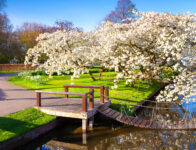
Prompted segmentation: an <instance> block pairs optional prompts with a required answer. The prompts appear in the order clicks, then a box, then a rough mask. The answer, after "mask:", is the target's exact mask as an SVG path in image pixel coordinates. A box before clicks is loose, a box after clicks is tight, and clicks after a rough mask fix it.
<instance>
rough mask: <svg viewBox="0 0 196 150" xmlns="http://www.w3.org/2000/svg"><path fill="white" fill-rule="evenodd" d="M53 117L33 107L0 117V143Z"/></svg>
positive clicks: (45, 122)
mask: <svg viewBox="0 0 196 150" xmlns="http://www.w3.org/2000/svg"><path fill="white" fill-rule="evenodd" d="M54 119H55V117H54V116H50V115H47V114H45V113H43V112H41V111H39V110H37V109H35V108H28V109H25V110H23V111H19V112H16V113H13V114H9V115H6V116H3V117H0V143H1V142H4V141H6V140H8V139H11V138H14V137H16V136H19V135H22V134H24V133H26V132H28V131H30V130H32V129H34V128H36V127H39V126H41V125H44V124H47V123H48V122H50V121H52V120H54Z"/></svg>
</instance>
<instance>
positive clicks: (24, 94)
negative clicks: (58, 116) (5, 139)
mask: <svg viewBox="0 0 196 150" xmlns="http://www.w3.org/2000/svg"><path fill="white" fill-rule="evenodd" d="M13 75H16V73H12V74H1V75H0V116H4V115H7V114H10V113H14V112H17V111H20V110H23V109H26V108H29V107H32V106H35V105H36V95H35V92H34V91H31V90H27V89H22V88H20V87H17V86H15V85H12V84H10V83H8V82H7V79H8V78H9V77H11V76H13ZM46 97H48V96H44V98H46ZM48 101H49V100H45V103H47V102H48ZM53 102H54V101H53Z"/></svg>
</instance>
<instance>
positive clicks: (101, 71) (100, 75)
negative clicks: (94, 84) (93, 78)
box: [98, 69, 103, 80]
mask: <svg viewBox="0 0 196 150" xmlns="http://www.w3.org/2000/svg"><path fill="white" fill-rule="evenodd" d="M102 73H103V69H100V71H99V78H98V80H101V77H102Z"/></svg>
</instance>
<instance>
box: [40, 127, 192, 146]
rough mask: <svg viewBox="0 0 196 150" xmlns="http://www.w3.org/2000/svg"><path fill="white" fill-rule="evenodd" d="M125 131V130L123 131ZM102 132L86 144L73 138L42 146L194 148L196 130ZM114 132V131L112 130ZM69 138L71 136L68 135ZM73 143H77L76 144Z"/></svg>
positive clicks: (127, 129) (133, 129)
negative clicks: (69, 140)
mask: <svg viewBox="0 0 196 150" xmlns="http://www.w3.org/2000/svg"><path fill="white" fill-rule="evenodd" d="M125 131H126V132H125ZM101 132H102V134H101V135H100V136H97V137H89V138H88V143H87V144H86V145H82V144H79V143H78V141H75V140H74V138H73V141H74V142H73V143H72V144H71V143H67V142H66V141H64V142H62V141H61V142H59V141H52V142H50V141H49V142H48V143H46V144H45V145H43V148H48V149H51V150H56V149H62V150H63V149H66V148H68V149H90V150H114V149H121V150H124V149H195V148H196V140H195V139H196V131H183V130H182V131H180V130H178V131H177V130H175V131H163V130H162V131H157V130H141V129H137V128H126V130H118V131H116V135H114V133H113V134H112V135H108V134H106V135H104V133H103V131H101ZM113 132H115V131H113ZM70 138H71V137H70ZM74 143H78V144H77V145H76V144H74Z"/></svg>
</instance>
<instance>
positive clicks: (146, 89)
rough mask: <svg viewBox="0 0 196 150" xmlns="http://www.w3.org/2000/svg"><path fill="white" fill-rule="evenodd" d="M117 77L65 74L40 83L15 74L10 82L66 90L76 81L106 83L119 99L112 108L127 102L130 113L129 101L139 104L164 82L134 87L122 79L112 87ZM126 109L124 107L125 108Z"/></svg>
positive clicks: (73, 90)
mask: <svg viewBox="0 0 196 150" xmlns="http://www.w3.org/2000/svg"><path fill="white" fill-rule="evenodd" d="M93 75H94V76H95V77H96V78H98V76H99V73H93ZM114 77H115V72H103V75H102V79H101V80H97V81H93V80H92V79H91V78H90V77H89V75H88V74H83V75H81V76H80V78H76V79H74V80H70V79H71V75H65V76H53V78H49V79H48V80H47V82H45V83H44V84H43V83H40V82H36V81H34V80H31V79H27V78H21V77H19V76H13V77H11V78H9V79H8V81H9V82H11V83H12V84H15V85H19V86H22V87H24V88H28V89H40V90H45V91H62V92H63V91H64V88H63V85H65V84H68V85H69V84H71V83H74V85H105V86H109V87H110V91H109V93H110V97H112V98H114V99H117V100H113V99H111V101H112V106H111V107H112V108H114V109H116V110H118V111H121V109H122V107H120V106H122V103H127V104H126V105H123V106H126V107H127V108H126V109H128V110H130V112H129V114H131V106H129V103H132V104H137V103H139V102H141V101H142V100H143V99H145V98H147V97H148V96H149V95H150V94H152V93H153V92H154V91H155V90H156V89H158V88H159V87H160V86H161V85H162V83H158V82H156V81H154V82H152V84H149V83H148V82H147V81H138V82H136V84H135V86H134V87H130V86H126V85H125V80H122V81H121V82H120V83H119V84H118V88H117V89H112V88H111V87H112V86H113V79H114ZM42 78H47V76H42ZM69 92H80V93H81V92H82V93H84V92H88V89H76V88H70V89H69ZM95 98H99V90H95ZM123 109H124V108H123Z"/></svg>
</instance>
